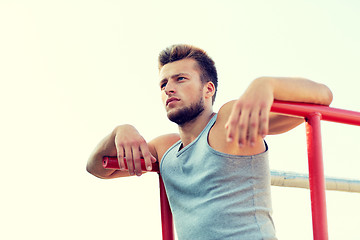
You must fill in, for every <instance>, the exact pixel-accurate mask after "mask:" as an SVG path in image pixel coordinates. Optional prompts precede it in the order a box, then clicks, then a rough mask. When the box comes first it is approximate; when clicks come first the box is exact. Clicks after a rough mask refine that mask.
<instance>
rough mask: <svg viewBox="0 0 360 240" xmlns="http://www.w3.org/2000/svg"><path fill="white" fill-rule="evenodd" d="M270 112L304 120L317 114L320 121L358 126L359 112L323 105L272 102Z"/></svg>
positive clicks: (359, 123)
mask: <svg viewBox="0 0 360 240" xmlns="http://www.w3.org/2000/svg"><path fill="white" fill-rule="evenodd" d="M271 111H272V112H277V113H283V114H288V115H293V116H299V117H304V118H305V117H307V116H308V115H309V114H311V113H314V112H318V113H320V114H321V120H325V121H331V122H337V123H343V124H350V125H357V126H360V112H354V111H349V110H343V109H339V108H333V107H327V106H323V105H316V104H310V103H295V102H284V101H274V103H273V105H272V108H271Z"/></svg>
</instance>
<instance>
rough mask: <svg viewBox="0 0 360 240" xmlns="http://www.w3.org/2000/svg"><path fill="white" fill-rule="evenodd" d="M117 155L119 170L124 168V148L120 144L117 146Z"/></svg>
mask: <svg viewBox="0 0 360 240" xmlns="http://www.w3.org/2000/svg"><path fill="white" fill-rule="evenodd" d="M117 157H118V162H119V166H120V170H124V169H125V162H124V148H123V147H122V146H119V147H118V148H117Z"/></svg>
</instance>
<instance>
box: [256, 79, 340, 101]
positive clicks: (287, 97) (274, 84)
mask: <svg viewBox="0 0 360 240" xmlns="http://www.w3.org/2000/svg"><path fill="white" fill-rule="evenodd" d="M252 84H255V85H259V84H260V85H262V86H264V87H268V88H270V89H271V90H272V92H273V97H274V99H276V100H282V101H292V102H305V103H314V104H321V105H330V103H331V102H332V98H333V96H332V92H331V90H330V89H329V88H328V87H327V86H326V85H324V84H320V83H316V82H313V81H311V80H308V79H304V78H287V77H261V78H258V79H256V80H254V82H253V83H252Z"/></svg>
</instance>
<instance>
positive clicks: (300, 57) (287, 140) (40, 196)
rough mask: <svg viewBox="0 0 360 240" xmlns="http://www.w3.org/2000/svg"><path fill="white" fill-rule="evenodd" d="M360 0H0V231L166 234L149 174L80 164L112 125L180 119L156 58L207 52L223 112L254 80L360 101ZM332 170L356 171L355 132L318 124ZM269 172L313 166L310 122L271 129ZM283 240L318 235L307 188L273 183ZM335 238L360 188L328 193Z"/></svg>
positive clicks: (147, 132)
mask: <svg viewBox="0 0 360 240" xmlns="http://www.w3.org/2000/svg"><path fill="white" fill-rule="evenodd" d="M359 23H360V2H359V1H357V0H347V1H341V0H337V1H335V0H330V1H329V0H328V1H320V0H315V1H309V0H305V1H289V0H271V1H270V0H263V1H260V0H255V1H239V0H232V1H231V0H227V1H219V0H218V1H213V0H204V1H194V0H191V1H189V0H182V1H159V0H153V1H110V0H101V1H100V0H92V1H80V0H71V1H70V0H65V1H64V0H63V1H46V0H43V1H40V0H33V1H25V0H24V1H15V0H9V1H7V0H0V81H1V87H0V104H1V105H0V106H1V116H2V117H1V120H0V121H1V124H0V148H1V150H0V151H1V155H0V156H1V168H0V171H1V172H0V186H1V198H0V220H1V224H0V239H6V240H13V239H39V240H40V239H52V240H55V239H87V240H92V239H160V238H161V227H160V216H159V202H158V182H157V181H158V179H157V174H146V175H145V176H143V177H141V178H137V177H133V178H127V179H116V180H100V179H98V178H95V177H93V176H92V175H90V174H88V173H87V172H86V170H85V165H86V161H87V158H88V156H89V155H90V153H91V151H92V149H94V147H95V145H96V144H97V143H98V142H99V141H100V139H102V138H103V137H104V136H105V135H107V134H108V133H109V132H110V131H111V130H112V129H113V128H114V127H115V126H116V125H118V124H122V123H131V124H133V125H135V126H136V127H137V128H138V129H139V131H140V132H141V133H142V134H143V136H144V137H145V138H146V139H147V140H151V139H152V138H154V137H156V136H158V135H161V134H164V133H168V132H176V131H177V128H176V126H175V125H174V124H172V123H170V122H169V121H168V120H167V118H166V115H165V111H164V110H163V107H162V105H161V101H160V91H159V87H158V78H157V55H158V53H159V51H160V50H162V49H163V48H165V47H167V46H169V45H171V44H174V43H190V44H194V45H197V46H199V47H202V48H204V49H205V50H207V51H208V53H209V54H210V56H211V57H213V58H214V60H215V62H216V65H217V67H218V72H219V78H220V82H219V92H218V97H217V100H216V104H215V109H216V110H217V109H218V108H219V107H220V106H221V105H222V104H224V103H225V102H227V101H229V100H232V99H235V98H238V97H239V96H240V95H241V93H242V92H243V91H244V90H245V88H246V87H247V86H248V84H249V83H250V82H251V81H252V80H253V79H254V78H256V77H259V76H264V75H270V76H302V77H306V78H309V79H312V80H315V81H318V82H322V83H324V84H326V85H328V86H329V87H330V88H331V89H332V91H333V94H334V101H333V104H332V106H334V107H338V108H344V109H351V110H355V111H360V106H359V101H360V97H359V88H360V83H359V82H360V68H359V58H360V44H359V42H360V28H359ZM322 126H323V127H322V130H323V143H324V147H323V150H324V157H325V168H326V169H325V171H326V175H329V176H335V177H342V178H356V179H360V174H359V170H360V161H359V160H360V159H359V155H358V149H359V147H360V144H359V142H358V135H359V134H360V128H358V127H354V126H343V125H338V124H333V123H323V125H322ZM267 141H268V143H269V145H270V147H271V169H274V170H284V171H285V170H286V171H295V172H300V173H306V172H307V160H306V145H305V130H304V125H302V126H300V127H298V128H297V129H295V130H293V131H291V132H290V133H287V134H283V135H280V136H272V137H267ZM272 191H273V206H274V220H275V225H276V228H277V232H278V237H279V239H293V240H294V239H299V240H300V239H301V240H303V239H312V226H311V212H310V200H309V199H310V197H309V191H308V190H303V189H293V188H291V189H290V188H279V187H273V188H272ZM327 201H328V202H327V204H328V220H329V234H330V237H331V239H359V233H358V227H359V220H360V219H359V215H360V206H359V203H360V194H357V193H343V192H330V191H328V192H327Z"/></svg>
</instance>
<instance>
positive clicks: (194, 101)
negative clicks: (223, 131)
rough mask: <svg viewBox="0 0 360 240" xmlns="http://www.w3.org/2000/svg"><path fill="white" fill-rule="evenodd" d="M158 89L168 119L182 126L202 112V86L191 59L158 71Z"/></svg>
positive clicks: (167, 65)
mask: <svg viewBox="0 0 360 240" xmlns="http://www.w3.org/2000/svg"><path fill="white" fill-rule="evenodd" d="M160 88H161V94H162V101H163V103H164V106H165V109H166V112H167V116H168V118H169V119H170V120H171V121H173V122H175V123H177V124H178V125H180V126H181V125H183V124H185V123H187V122H189V121H191V120H193V119H195V118H196V117H197V116H198V115H199V114H201V112H202V111H203V110H204V100H203V94H204V84H203V83H202V82H201V79H200V70H199V68H198V67H197V63H196V61H195V60H193V59H183V60H179V61H176V62H172V63H168V64H166V65H165V66H163V67H162V68H161V70H160Z"/></svg>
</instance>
